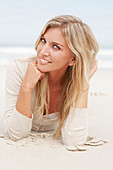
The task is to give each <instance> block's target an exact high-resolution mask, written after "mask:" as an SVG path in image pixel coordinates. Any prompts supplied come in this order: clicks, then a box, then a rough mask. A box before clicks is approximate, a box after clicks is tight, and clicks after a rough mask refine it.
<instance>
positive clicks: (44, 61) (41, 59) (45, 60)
mask: <svg viewBox="0 0 113 170" xmlns="http://www.w3.org/2000/svg"><path fill="white" fill-rule="evenodd" d="M40 60H41V61H42V62H45V63H49V62H48V61H46V60H43V59H40Z"/></svg>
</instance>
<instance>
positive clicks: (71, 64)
mask: <svg viewBox="0 0 113 170" xmlns="http://www.w3.org/2000/svg"><path fill="white" fill-rule="evenodd" d="M75 63H76V58H75V57H72V58H71V59H70V61H69V66H73V65H74V64H75Z"/></svg>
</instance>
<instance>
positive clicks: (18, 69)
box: [4, 61, 36, 140]
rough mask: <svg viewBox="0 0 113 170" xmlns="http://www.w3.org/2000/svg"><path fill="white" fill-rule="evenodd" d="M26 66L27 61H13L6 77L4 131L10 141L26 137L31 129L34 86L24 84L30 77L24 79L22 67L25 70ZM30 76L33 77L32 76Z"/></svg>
mask: <svg viewBox="0 0 113 170" xmlns="http://www.w3.org/2000/svg"><path fill="white" fill-rule="evenodd" d="M26 66H27V67H28V61H27V62H24V61H22V62H20V61H19V62H18V61H14V62H13V64H11V66H9V68H8V70H7V75H6V109H5V114H4V129H5V133H6V135H7V136H8V137H9V138H10V139H12V140H18V139H22V138H24V137H26V136H28V134H29V133H30V131H31V127H32V118H31V94H32V93H31V92H32V90H31V89H32V87H33V85H34V84H32V86H28V85H29V84H27V83H25V82H28V81H30V80H29V78H30V76H29V77H28V76H26V77H25V71H26V70H25V69H24V67H25V68H26ZM30 70H32V69H30ZM35 70H36V69H35ZM31 73H32V72H31ZM27 75H30V74H27ZM31 76H32V77H33V74H31ZM23 77H24V78H23ZM23 79H24V80H23ZM30 82H31V81H30Z"/></svg>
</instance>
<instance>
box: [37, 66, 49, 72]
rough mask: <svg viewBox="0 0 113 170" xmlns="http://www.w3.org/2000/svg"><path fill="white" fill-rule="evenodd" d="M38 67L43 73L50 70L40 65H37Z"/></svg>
mask: <svg viewBox="0 0 113 170" xmlns="http://www.w3.org/2000/svg"><path fill="white" fill-rule="evenodd" d="M37 67H38V70H39V71H40V72H42V73H46V72H48V70H47V69H45V68H43V67H41V66H40V65H37Z"/></svg>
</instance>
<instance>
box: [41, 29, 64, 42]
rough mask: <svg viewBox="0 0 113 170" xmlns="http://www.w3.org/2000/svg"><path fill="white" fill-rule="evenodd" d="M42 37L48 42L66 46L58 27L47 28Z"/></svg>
mask: <svg viewBox="0 0 113 170" xmlns="http://www.w3.org/2000/svg"><path fill="white" fill-rule="evenodd" d="M43 35H44V37H45V38H46V39H47V40H48V41H53V42H59V43H63V44H67V43H66V41H65V38H64V36H63V33H62V31H61V29H60V28H59V27H52V28H49V29H48V30H47V31H46V32H45V33H44V34H43Z"/></svg>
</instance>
